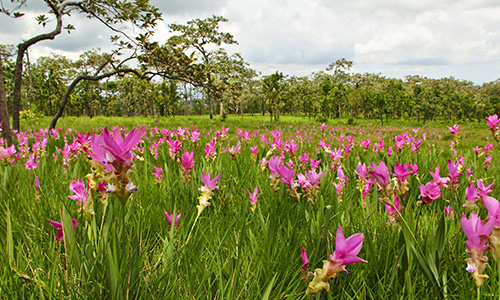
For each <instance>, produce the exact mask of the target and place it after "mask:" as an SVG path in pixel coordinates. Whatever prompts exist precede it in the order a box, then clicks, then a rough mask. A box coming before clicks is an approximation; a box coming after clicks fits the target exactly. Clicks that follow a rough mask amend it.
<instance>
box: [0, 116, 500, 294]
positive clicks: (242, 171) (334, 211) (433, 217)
mask: <svg viewBox="0 0 500 300" xmlns="http://www.w3.org/2000/svg"><path fill="white" fill-rule="evenodd" d="M49 121H50V120H48V119H43V120H38V121H33V122H24V123H23V126H24V127H23V128H24V129H25V130H26V129H30V130H32V129H35V130H34V131H36V129H37V128H39V127H45V126H47V124H49ZM267 122H268V118H267V116H266V117H262V116H245V117H244V118H243V120H242V119H241V118H240V117H237V116H229V117H228V120H227V121H226V122H223V123H221V122H220V121H219V120H217V119H214V120H210V119H209V118H208V116H194V117H180V116H179V117H175V118H160V119H159V121H158V122H157V120H156V118H93V119H88V118H72V117H70V118H62V119H61V120H60V121H59V123H58V125H59V127H61V128H62V131H61V132H62V133H65V132H68V129H69V128H71V129H72V131H73V132H69V133H67V135H66V136H67V140H68V142H72V141H73V137H74V131H82V132H87V131H92V130H94V129H95V128H102V127H104V126H108V127H109V128H111V127H113V126H115V125H123V126H124V127H126V128H128V129H132V128H133V127H134V126H136V125H147V126H148V128H149V129H151V128H153V127H155V126H158V128H160V129H163V128H177V127H183V128H188V129H192V128H199V129H200V132H201V135H200V141H199V143H198V147H195V145H194V144H193V143H192V142H190V141H188V140H185V141H184V142H183V144H182V146H181V152H180V153H181V154H182V153H183V152H184V151H194V154H195V167H194V169H193V171H192V172H191V180H190V181H189V182H188V183H187V185H184V184H183V183H182V180H181V171H180V165H179V162H178V161H176V160H175V159H172V158H171V157H170V155H169V147H168V146H167V145H166V144H165V143H164V144H163V145H161V146H160V147H159V148H158V156H157V157H155V155H153V154H152V153H151V151H150V150H149V149H150V146H151V145H153V142H155V141H157V142H158V141H159V140H160V138H161V136H157V135H155V134H154V133H153V131H148V135H147V138H144V139H143V140H144V144H143V145H141V146H140V149H138V150H136V151H135V152H136V154H137V155H138V159H135V160H134V161H135V165H134V167H133V168H132V170H133V173H132V174H131V175H130V176H131V179H132V181H133V183H134V184H135V185H136V186H137V187H138V191H137V192H136V193H134V194H133V195H132V196H131V198H129V199H128V200H127V202H126V204H125V205H122V204H121V202H120V201H112V200H109V201H107V202H101V200H102V199H101V198H100V197H99V196H98V195H97V194H95V193H94V194H93V196H92V197H93V204H92V205H93V209H94V211H95V215H94V216H92V217H90V218H85V216H84V215H83V213H82V212H79V211H78V205H77V202H76V201H74V200H72V199H69V198H68V195H73V193H71V192H70V191H69V185H70V183H71V182H72V181H75V180H78V178H85V176H86V175H87V174H89V173H91V172H92V168H91V165H90V164H89V159H88V157H87V155H85V154H84V153H81V152H78V154H77V156H76V157H75V158H74V159H72V160H71V161H70V162H69V164H68V165H67V166H66V168H63V165H62V163H63V161H62V157H61V155H60V153H59V152H58V151H57V150H56V149H57V148H56V147H59V148H63V147H64V139H63V138H60V139H59V140H55V139H52V138H51V139H50V140H49V142H48V146H47V150H46V152H45V153H43V154H40V161H39V163H38V167H37V168H36V169H34V170H27V169H26V167H25V165H24V164H23V163H24V162H25V161H26V159H27V158H26V159H22V158H21V159H20V160H21V161H20V162H18V163H15V164H9V163H4V164H0V176H1V183H0V199H2V201H0V214H1V215H3V216H4V217H3V218H2V220H1V221H0V232H2V234H0V298H3V299H16V298H17V299H41V298H55V299H61V298H71V299H112V298H140V299H174V298H180V299H285V298H286V299H387V298H398V299H436V298H447V299H472V298H473V297H476V295H477V290H476V287H475V285H474V283H473V280H472V277H471V275H470V274H469V273H468V272H467V271H466V270H465V267H466V264H465V262H464V260H465V259H466V258H467V257H469V255H468V254H467V253H466V251H465V250H466V247H465V246H464V244H463V243H464V241H465V240H466V237H465V235H464V234H463V232H462V229H461V226H460V220H459V219H460V216H461V214H462V213H467V215H469V213H470V212H469V211H466V210H465V209H464V208H463V207H462V205H463V203H465V198H464V197H465V190H466V187H467V186H468V184H469V182H471V181H473V180H477V179H482V180H484V181H485V183H487V184H489V183H492V182H496V181H497V180H498V179H499V177H500V175H498V172H497V171H498V168H497V166H498V162H499V156H498V154H497V152H498V150H497V149H496V148H495V149H494V151H493V152H492V153H490V155H492V156H493V158H492V164H491V166H490V168H489V169H485V168H484V167H483V162H484V159H485V157H486V155H483V156H480V157H476V155H475V154H474V152H473V150H472V148H473V147H475V146H480V147H484V145H485V144H486V143H489V142H492V143H494V141H493V140H487V139H486V137H487V136H488V135H489V131H488V128H487V126H486V125H485V124H479V125H478V124H476V123H471V124H461V125H462V127H463V128H464V129H463V131H461V132H460V134H461V137H460V142H459V145H458V147H457V151H458V153H457V155H458V156H460V155H463V156H464V163H465V166H464V167H463V170H462V171H464V170H465V169H467V168H471V170H472V173H473V175H472V178H467V176H466V175H462V176H461V177H460V180H459V187H458V189H457V190H455V191H448V190H447V189H443V190H442V197H440V198H439V199H437V200H435V201H434V202H433V203H432V204H431V205H426V206H419V205H417V202H418V201H419V195H420V184H421V183H423V184H425V183H427V182H429V181H430V180H431V179H432V177H431V175H430V174H429V172H428V170H434V169H435V167H436V166H439V167H440V168H441V176H444V177H445V176H446V174H447V173H448V169H447V162H448V160H449V159H452V160H453V161H456V159H457V158H458V156H454V155H453V152H452V151H451V150H450V149H449V144H450V141H451V140H452V136H451V134H449V133H448V130H447V128H446V127H445V126H446V125H448V126H452V125H453V124H446V123H444V124H443V122H442V121H439V122H434V123H429V124H427V125H426V126H425V127H422V126H415V124H406V123H404V122H400V121H398V122H393V123H390V124H387V125H386V126H384V127H381V126H379V125H378V122H376V121H373V122H372V121H370V122H361V121H358V123H357V124H356V125H354V126H346V125H345V124H344V122H338V121H331V122H329V123H327V127H326V130H325V132H323V131H322V130H321V128H320V124H318V123H311V122H309V120H308V119H307V118H296V117H288V116H282V118H281V121H280V122H279V123H278V124H269V123H267ZM33 126H34V127H33ZM222 126H225V127H229V132H228V137H227V138H226V139H225V140H224V141H220V142H218V146H217V156H216V158H215V159H214V160H211V159H209V160H207V159H205V153H204V152H203V149H204V148H205V144H206V143H208V142H209V141H210V139H211V138H212V137H213V136H214V135H215V131H217V130H219V129H222ZM237 128H242V129H243V130H249V131H251V132H252V135H251V139H250V140H249V141H248V142H242V143H241V146H242V148H241V152H240V154H239V156H237V157H236V158H234V159H233V158H232V156H231V155H230V154H229V153H228V152H223V151H222V148H226V147H229V146H236V144H237V142H238V140H239V139H238V138H236V137H235V136H236V134H237ZM413 129H415V131H416V133H415V132H414V131H413ZM275 130H277V131H279V132H280V133H281V134H282V136H281V138H282V139H283V141H289V140H291V139H294V141H295V142H297V143H298V150H297V154H296V155H295V156H292V155H290V154H289V153H286V154H285V155H284V157H285V159H284V161H288V160H290V159H291V160H292V161H294V163H295V165H296V167H295V175H297V173H304V171H305V170H304V169H303V168H302V167H300V162H299V161H298V156H300V155H301V154H302V153H303V152H306V153H309V155H310V157H311V158H315V159H321V160H322V162H321V163H320V166H319V171H325V172H326V173H325V175H324V176H323V177H322V178H321V181H320V196H319V198H318V199H317V201H316V203H314V204H312V203H310V202H307V201H306V200H305V198H303V199H302V200H301V201H300V202H299V201H297V200H296V199H295V198H293V197H292V196H291V195H290V193H288V192H287V187H286V185H284V184H283V183H280V184H279V187H280V190H279V191H277V192H275V191H274V190H273V189H272V187H271V186H270V179H269V178H268V177H269V171H268V169H267V168H266V169H262V168H261V165H260V164H259V163H258V162H254V161H253V160H252V159H251V152H250V148H249V146H253V145H257V146H258V154H257V156H258V159H261V158H263V157H267V158H269V157H270V156H272V155H278V152H277V151H276V150H275V151H274V152H271V154H269V155H268V153H269V152H270V149H271V144H261V143H260V134H265V135H266V137H267V141H268V142H271V141H273V138H272V134H273V131H275ZM297 131H300V132H301V135H302V137H303V139H302V140H303V142H300V139H299V137H298V134H297ZM400 133H406V134H412V135H414V136H415V137H416V138H417V139H423V134H424V133H425V134H426V139H425V140H424V141H423V142H422V146H421V149H420V151H418V152H413V151H411V150H410V148H409V147H405V149H404V150H403V151H402V152H401V154H400V155H399V156H398V155H396V154H393V155H392V156H389V155H388V153H387V147H388V146H394V139H393V137H394V136H396V135H397V134H400ZM342 134H344V135H351V136H353V137H354V142H355V145H354V146H353V150H352V151H351V152H350V154H349V155H347V156H346V157H345V158H344V159H343V160H342V161H341V166H342V169H343V171H344V172H345V174H346V175H347V176H348V178H349V179H348V182H347V183H346V185H345V186H344V189H343V194H342V198H341V199H342V201H340V198H339V197H338V195H337V193H336V191H335V188H334V186H333V185H332V183H333V182H335V183H338V176H339V174H338V172H337V171H336V170H335V169H332V168H331V164H332V161H331V158H330V155H329V154H328V153H325V151H323V150H318V142H319V140H320V139H323V140H325V141H326V142H327V143H331V144H332V149H333V148H335V147H338V143H339V141H340V140H341V136H342ZM439 135H440V136H441V139H439ZM308 138H310V139H311V142H310V143H309V142H308ZM381 138H382V139H383V141H384V143H385V144H386V146H387V147H386V148H385V150H384V151H374V150H373V149H370V150H368V151H364V150H363V148H362V147H361V145H360V144H359V143H358V142H361V141H364V140H365V139H370V140H371V141H372V142H373V143H375V142H377V143H378V142H380V139H381ZM172 139H176V138H174V137H173V136H172ZM35 140H36V136H33V137H31V138H30V139H29V144H30V145H31V144H32V143H34V142H35ZM346 143H347V141H343V142H342V146H344V145H345V144H346ZM494 144H495V145H496V143H494ZM441 146H442V147H443V150H441V149H440V147H441ZM19 151H20V150H19ZM52 153H55V154H56V155H57V159H56V160H54V158H53V156H52ZM379 161H384V162H385V163H386V164H387V165H388V166H389V167H393V166H394V165H395V163H396V162H400V163H407V162H411V163H412V164H416V165H418V168H419V172H418V176H410V178H409V179H408V180H409V186H408V187H409V191H408V192H407V193H406V195H405V197H404V198H403V199H402V206H403V208H402V211H401V214H402V216H403V219H402V220H401V221H398V222H395V223H391V222H389V221H388V218H387V213H386V210H385V207H384V205H383V204H382V202H380V201H379V200H378V198H379V196H380V195H379V194H378V193H377V191H376V189H375V188H373V189H372V190H371V194H370V196H369V197H368V199H367V204H366V207H363V205H362V200H361V194H360V192H359V191H358V189H357V182H356V181H357V179H358V177H357V175H356V173H355V169H356V165H357V163H358V162H361V163H365V164H367V165H369V164H370V162H375V163H376V164H378V162H379ZM153 165H155V166H158V167H161V168H162V169H163V178H162V179H161V182H160V183H159V184H157V183H156V181H155V179H154V177H153V175H152V173H153V172H154V171H155V169H154V167H153ZM202 172H209V173H210V174H211V175H212V177H213V176H215V175H217V174H221V177H220V179H219V181H218V183H217V185H218V187H219V188H218V189H215V190H214V191H213V193H214V195H213V197H212V199H211V200H210V202H211V205H210V206H208V207H207V208H205V209H204V211H203V212H202V213H201V214H200V216H199V217H197V209H196V205H197V204H198V200H197V197H199V196H200V194H201V192H200V191H199V188H200V187H201V186H202V185H203V183H202V181H201V173H202ZM35 177H38V178H39V180H40V189H39V191H38V192H37V191H36V189H35V186H34V181H35ZM254 187H258V190H259V192H261V193H262V194H261V196H260V197H259V201H258V203H257V208H256V209H255V211H254V212H252V210H250V207H251V206H250V201H249V196H248V193H247V189H249V190H253V189H254ZM301 192H302V193H304V191H303V190H302V191H301ZM499 194H500V193H498V188H497V187H494V188H493V192H492V193H491V194H490V196H493V197H495V198H496V197H498V196H500V195H499ZM99 199H101V200H99ZM447 205H451V206H452V207H453V209H454V211H456V214H455V215H454V216H449V217H446V216H445V215H444V213H443V211H444V207H445V206H447ZM164 210H165V211H168V212H174V211H175V212H182V216H181V217H180V220H179V224H180V225H179V226H178V227H170V226H169V225H168V222H167V220H166V218H165V215H164V213H163V211H164ZM476 210H477V211H478V213H479V214H480V216H481V217H482V218H483V219H484V218H485V217H486V216H487V212H486V211H485V209H484V208H478V209H476ZM70 218H75V219H77V220H78V222H79V226H78V227H76V228H75V229H72V226H71V225H69V224H71V222H69V220H70ZM49 220H55V221H61V220H62V223H63V224H64V234H65V239H64V241H63V242H59V241H57V240H55V239H54V234H55V231H56V230H55V228H54V227H52V226H51V225H50V224H49V223H48V221H49ZM338 225H341V226H342V228H343V230H344V233H345V236H346V237H348V236H350V235H352V234H355V233H363V234H364V236H365V239H364V242H363V246H362V249H361V251H360V252H359V257H361V258H363V259H365V260H367V261H368V263H357V264H353V265H348V266H347V267H346V269H347V270H348V273H339V274H338V276H336V277H335V278H333V279H330V280H329V283H330V286H331V288H330V291H322V292H320V293H318V294H315V295H310V296H306V295H305V292H306V289H307V285H308V283H309V282H310V280H311V279H309V280H307V281H306V282H304V281H302V280H301V277H302V276H303V274H302V273H301V272H300V270H301V269H302V264H301V260H300V246H303V247H304V248H305V249H306V250H307V254H308V256H309V261H310V268H309V270H310V271H314V269H315V268H321V267H322V260H325V259H328V257H329V255H330V254H331V253H332V252H333V251H334V250H335V241H336V230H337V227H338ZM490 264H491V266H490V267H488V268H487V269H486V271H485V273H486V274H488V275H489V276H490V279H487V280H486V282H485V284H484V285H483V287H482V288H481V295H482V296H483V297H484V298H498V297H499V296H500V293H499V292H498V290H499V289H500V282H499V276H500V272H498V271H497V269H498V265H499V264H497V263H496V262H495V261H494V260H493V259H492V257H491V256H490Z"/></svg>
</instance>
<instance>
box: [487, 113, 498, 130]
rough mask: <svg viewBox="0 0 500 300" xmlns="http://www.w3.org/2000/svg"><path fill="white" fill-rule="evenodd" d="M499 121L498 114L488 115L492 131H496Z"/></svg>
mask: <svg viewBox="0 0 500 300" xmlns="http://www.w3.org/2000/svg"><path fill="white" fill-rule="evenodd" d="M498 122H500V120H499V119H498V115H497V114H494V115H492V116H489V117H486V124H488V126H490V128H491V130H492V131H495V130H496V129H497V128H498Z"/></svg>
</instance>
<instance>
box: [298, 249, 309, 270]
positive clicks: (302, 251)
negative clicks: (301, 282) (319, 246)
mask: <svg viewBox="0 0 500 300" xmlns="http://www.w3.org/2000/svg"><path fill="white" fill-rule="evenodd" d="M300 259H301V260H302V270H300V271H301V272H302V273H306V272H307V270H309V258H308V257H307V253H306V249H304V247H302V246H300Z"/></svg>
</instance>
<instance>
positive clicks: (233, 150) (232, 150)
mask: <svg viewBox="0 0 500 300" xmlns="http://www.w3.org/2000/svg"><path fill="white" fill-rule="evenodd" d="M240 150H241V142H240V141H238V143H236V146H232V147H230V148H229V149H228V152H229V154H230V155H231V158H232V159H233V160H236V157H237V156H239V155H240Z"/></svg>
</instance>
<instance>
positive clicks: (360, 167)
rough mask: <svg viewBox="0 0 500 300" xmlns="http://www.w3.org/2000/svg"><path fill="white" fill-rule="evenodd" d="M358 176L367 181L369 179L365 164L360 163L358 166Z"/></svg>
mask: <svg viewBox="0 0 500 300" xmlns="http://www.w3.org/2000/svg"><path fill="white" fill-rule="evenodd" d="M354 172H356V174H357V175H358V176H359V178H362V179H366V177H368V174H369V172H368V168H367V167H366V165H365V164H361V163H360V162H358V165H357V166H356V171H354Z"/></svg>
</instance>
